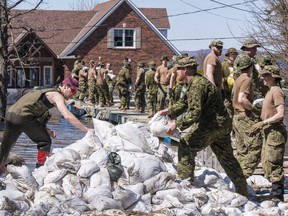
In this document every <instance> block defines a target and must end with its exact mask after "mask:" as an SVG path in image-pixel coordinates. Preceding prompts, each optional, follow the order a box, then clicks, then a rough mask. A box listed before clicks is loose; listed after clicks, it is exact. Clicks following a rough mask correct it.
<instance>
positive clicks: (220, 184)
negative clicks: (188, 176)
mask: <svg viewBox="0 0 288 216" xmlns="http://www.w3.org/2000/svg"><path fill="white" fill-rule="evenodd" d="M194 178H195V180H194V182H193V184H194V185H195V186H197V187H213V188H226V189H227V185H225V182H224V180H223V179H222V177H221V175H220V174H219V173H218V172H217V171H216V170H214V169H213V168H207V167H200V168H199V169H196V170H195V174H194Z"/></svg>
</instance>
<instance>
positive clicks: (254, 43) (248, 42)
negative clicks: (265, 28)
mask: <svg viewBox="0 0 288 216" xmlns="http://www.w3.org/2000/svg"><path fill="white" fill-rule="evenodd" d="M253 47H261V45H260V44H259V43H258V41H257V40H255V39H254V38H247V39H246V40H244V42H243V45H242V47H241V50H243V49H244V48H253Z"/></svg>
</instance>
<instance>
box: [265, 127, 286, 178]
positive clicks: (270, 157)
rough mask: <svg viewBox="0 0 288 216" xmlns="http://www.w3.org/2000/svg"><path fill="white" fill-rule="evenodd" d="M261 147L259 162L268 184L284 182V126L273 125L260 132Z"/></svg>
mask: <svg viewBox="0 0 288 216" xmlns="http://www.w3.org/2000/svg"><path fill="white" fill-rule="evenodd" d="M262 135H263V147H262V155H261V162H262V166H263V170H264V174H265V177H266V178H267V179H268V180H269V181H270V182H272V183H273V182H278V181H283V180H284V171H283V162H284V152H285V143H286V141H287V131H286V127H285V125H284V124H280V123H277V124H273V125H270V126H266V127H264V129H263V130H262Z"/></svg>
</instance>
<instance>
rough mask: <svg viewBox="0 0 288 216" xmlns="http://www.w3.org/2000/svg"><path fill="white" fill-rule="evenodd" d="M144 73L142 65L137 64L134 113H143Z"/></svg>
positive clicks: (141, 63)
mask: <svg viewBox="0 0 288 216" xmlns="http://www.w3.org/2000/svg"><path fill="white" fill-rule="evenodd" d="M145 92H146V86H145V72H144V63H143V62H138V64H137V77H136V81H135V97H134V102H135V112H138V113H139V112H141V113H144V112H145Z"/></svg>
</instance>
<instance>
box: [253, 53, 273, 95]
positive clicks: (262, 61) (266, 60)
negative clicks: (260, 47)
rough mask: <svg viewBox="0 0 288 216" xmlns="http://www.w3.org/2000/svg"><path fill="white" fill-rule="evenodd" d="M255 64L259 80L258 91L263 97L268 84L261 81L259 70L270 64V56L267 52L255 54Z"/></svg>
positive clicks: (267, 89)
mask: <svg viewBox="0 0 288 216" xmlns="http://www.w3.org/2000/svg"><path fill="white" fill-rule="evenodd" d="M255 59H256V63H257V64H256V65H255V68H256V70H257V71H258V79H259V80H260V82H259V83H258V88H259V91H260V92H261V96H263V97H265V95H266V93H267V92H268V91H269V88H268V86H265V85H264V84H263V82H262V81H261V71H262V70H263V68H264V67H265V66H266V65H272V64H273V63H272V58H271V57H270V56H269V55H267V54H262V55H257V56H255Z"/></svg>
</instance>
